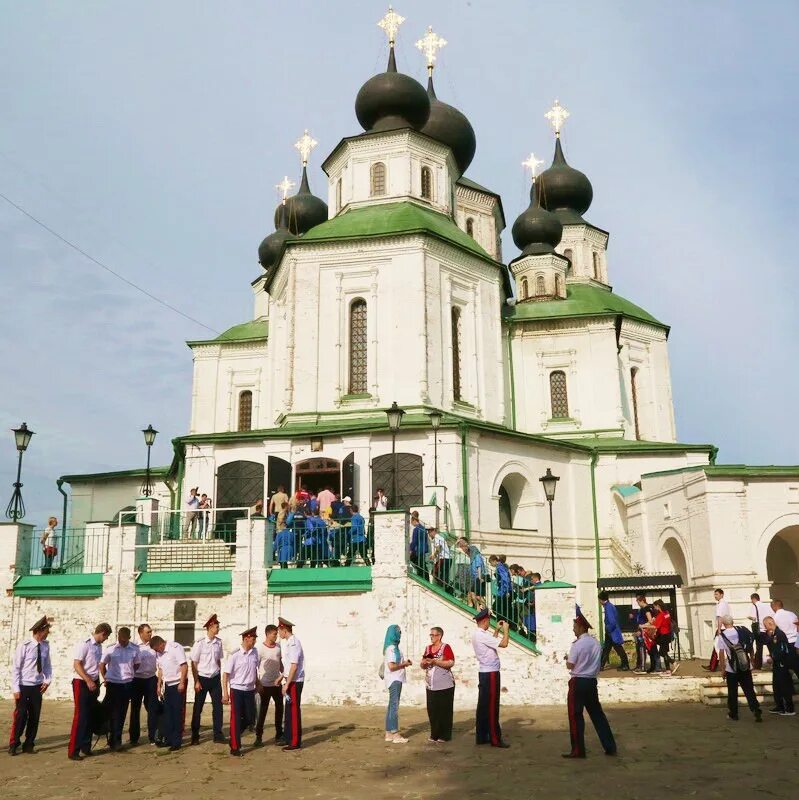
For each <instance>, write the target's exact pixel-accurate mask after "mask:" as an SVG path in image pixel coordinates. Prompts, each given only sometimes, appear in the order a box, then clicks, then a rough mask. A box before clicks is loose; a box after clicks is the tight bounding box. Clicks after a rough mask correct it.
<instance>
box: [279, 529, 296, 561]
mask: <svg viewBox="0 0 799 800" xmlns="http://www.w3.org/2000/svg"><path fill="white" fill-rule="evenodd" d="M293 560H294V531H292V530H291V528H283V530H282V531H280V532H279V533H278V535H277V536H275V561H277V562H278V563H279V564H280V566H281V567H282V568H283V569H286V567H288V562H289V561H293Z"/></svg>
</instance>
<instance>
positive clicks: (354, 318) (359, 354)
mask: <svg viewBox="0 0 799 800" xmlns="http://www.w3.org/2000/svg"><path fill="white" fill-rule="evenodd" d="M366 351H367V339H366V300H363V299H361V298H358V299H357V300H353V301H352V303H351V304H350V380H349V388H348V392H349V394H366V392H367V391H368V390H367V385H366V379H367V376H366Z"/></svg>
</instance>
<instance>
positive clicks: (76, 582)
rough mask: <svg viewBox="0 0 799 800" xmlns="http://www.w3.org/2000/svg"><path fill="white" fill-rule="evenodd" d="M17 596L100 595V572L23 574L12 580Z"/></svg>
mask: <svg viewBox="0 0 799 800" xmlns="http://www.w3.org/2000/svg"><path fill="white" fill-rule="evenodd" d="M14 594H15V595H16V596H17V597H102V596H103V576H102V573H91V574H83V573H79V574H75V575H23V576H22V577H21V578H19V579H18V580H16V581H15V582H14Z"/></svg>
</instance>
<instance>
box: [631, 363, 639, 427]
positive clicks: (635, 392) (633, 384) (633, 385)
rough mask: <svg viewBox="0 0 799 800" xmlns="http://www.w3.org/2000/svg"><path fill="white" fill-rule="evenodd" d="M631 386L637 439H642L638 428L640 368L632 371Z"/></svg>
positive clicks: (634, 368)
mask: <svg viewBox="0 0 799 800" xmlns="http://www.w3.org/2000/svg"><path fill="white" fill-rule="evenodd" d="M630 386H631V388H632V395H633V422H634V423H635V438H636V439H640V438H641V429H640V427H639V426H638V368H637V367H633V368H632V369H631V370H630Z"/></svg>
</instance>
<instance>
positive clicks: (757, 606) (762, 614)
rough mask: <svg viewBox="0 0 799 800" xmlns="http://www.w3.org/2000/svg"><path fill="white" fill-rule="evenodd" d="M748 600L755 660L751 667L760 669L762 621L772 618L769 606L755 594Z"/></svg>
mask: <svg viewBox="0 0 799 800" xmlns="http://www.w3.org/2000/svg"><path fill="white" fill-rule="evenodd" d="M749 599H750V600H751V601H752V605H751V606H750V607H749V619H750V620H752V633H753V634H754V635H755V659H754V662H753V664H752V666H753V667H754V668H755V669H761V668H762V666H763V639H762V638H761V637H762V635H763V634H764V633H766V629H765V627H764V626H763V620H764V619H765V618H766V617H771V616H772V613H771V606H770V605H769V604H768V603H763V602H762V601H761V600H760V595H759V594H758V593H757V592H753V593H752V594H751V595H750V597H749ZM766 660H768V656H766Z"/></svg>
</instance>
